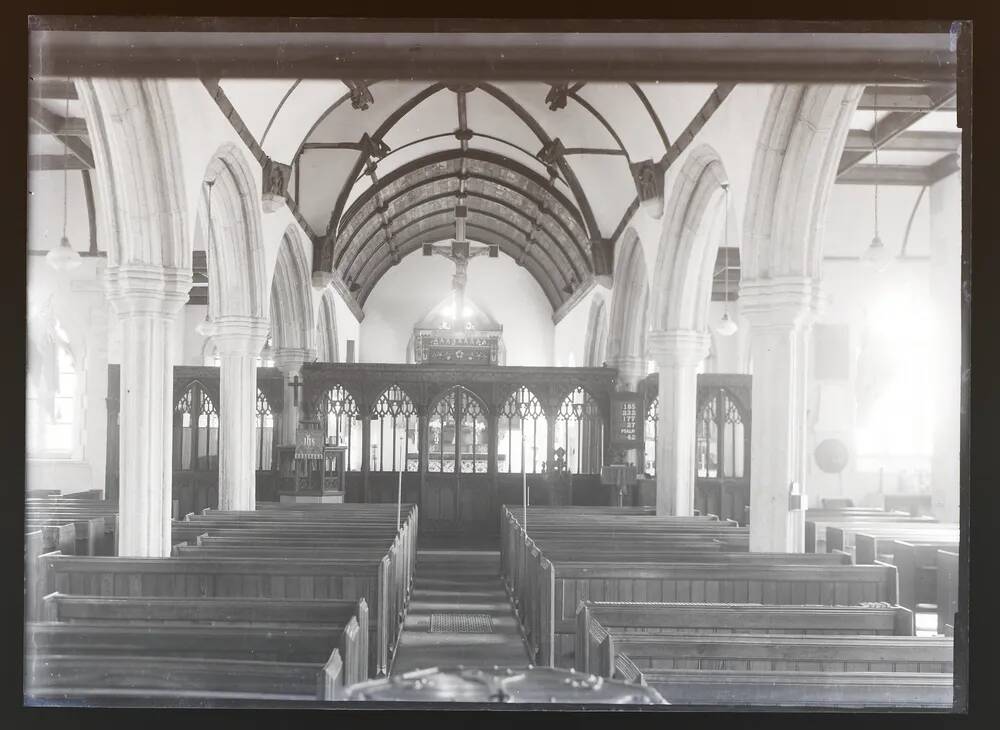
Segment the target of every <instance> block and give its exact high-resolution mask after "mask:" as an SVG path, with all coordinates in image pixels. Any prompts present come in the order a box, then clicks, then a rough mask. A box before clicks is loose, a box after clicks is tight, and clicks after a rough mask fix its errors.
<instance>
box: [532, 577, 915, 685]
mask: <svg viewBox="0 0 1000 730" xmlns="http://www.w3.org/2000/svg"><path fill="white" fill-rule="evenodd" d="M896 591H897V588H896V569H895V568H894V567H893V566H888V565H873V566H850V565H831V566H801V565H781V564H767V563H761V564H745V565H726V564H713V563H707V562H702V563H694V562H690V563H673V564H666V563H664V564H648V565H629V564H613V563H600V562H591V563H584V562H576V563H551V562H550V561H548V560H545V559H542V560H541V561H540V569H539V571H538V574H537V579H536V581H535V582H534V586H533V587H531V588H528V590H527V591H526V593H527V594H528V596H529V598H528V602H527V604H526V611H525V614H524V615H525V618H523V619H522V622H523V623H524V624H525V628H526V633H527V638H528V641H529V645H530V646H531V647H532V648H533V649H534V650H536V651H537V652H538V663H539V664H545V665H549V666H557V667H571V666H573V656H572V652H573V643H574V634H575V628H576V608H577V606H578V603H579V601H581V600H597V601H629V600H635V601H657V602H659V601H666V602H673V601H679V602H695V603H698V602H706V603H728V602H736V603H738V602H747V603H762V604H772V605H788V604H806V603H814V604H819V605H858V604H860V603H861V602H887V603H889V604H890V605H891V604H895V603H896ZM550 596H551V598H550ZM550 616H551V619H549V617H550ZM526 619H527V620H526ZM550 626H551V629H550V628H549V627H550ZM553 661H554V662H555V663H554V664H549V663H550V662H553Z"/></svg>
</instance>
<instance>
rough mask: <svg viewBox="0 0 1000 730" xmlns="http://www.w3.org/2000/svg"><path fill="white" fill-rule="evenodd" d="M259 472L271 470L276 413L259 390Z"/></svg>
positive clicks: (257, 451) (257, 449) (257, 447)
mask: <svg viewBox="0 0 1000 730" xmlns="http://www.w3.org/2000/svg"><path fill="white" fill-rule="evenodd" d="M256 435H257V444H256V450H255V451H256V454H257V471H268V470H270V468H271V455H272V454H273V448H274V413H273V412H272V411H271V404H270V402H269V401H268V400H267V395H265V393H264V391H263V390H261V389H260V388H257V429H256Z"/></svg>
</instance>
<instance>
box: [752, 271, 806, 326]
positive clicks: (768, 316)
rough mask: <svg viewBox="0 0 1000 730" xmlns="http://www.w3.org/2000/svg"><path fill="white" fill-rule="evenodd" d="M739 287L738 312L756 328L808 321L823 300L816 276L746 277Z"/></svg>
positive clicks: (798, 324)
mask: <svg viewBox="0 0 1000 730" xmlns="http://www.w3.org/2000/svg"><path fill="white" fill-rule="evenodd" d="M739 291H740V294H739V305H740V316H741V317H746V318H747V319H748V320H749V321H750V324H751V326H753V327H755V328H758V329H764V328H778V329H794V328H797V327H800V326H804V325H808V324H811V323H812V321H813V320H814V319H815V318H816V317H817V316H818V315H819V313H820V311H821V309H822V308H823V305H824V303H825V299H824V297H823V295H822V288H821V286H820V282H819V280H818V279H813V278H812V277H807V276H777V277H774V278H771V279H746V280H743V281H741V282H740V290H739Z"/></svg>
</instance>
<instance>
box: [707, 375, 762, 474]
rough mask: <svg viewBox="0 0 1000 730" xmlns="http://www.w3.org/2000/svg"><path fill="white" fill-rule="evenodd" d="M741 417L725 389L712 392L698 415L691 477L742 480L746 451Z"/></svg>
mask: <svg viewBox="0 0 1000 730" xmlns="http://www.w3.org/2000/svg"><path fill="white" fill-rule="evenodd" d="M746 437H747V433H746V430H745V428H744V426H743V414H742V413H741V412H740V408H739V405H738V404H737V402H736V400H735V399H734V398H732V397H731V396H730V395H729V391H727V390H726V389H725V388H719V389H717V390H716V391H714V392H713V393H712V394H711V395H709V396H708V398H706V399H705V401H704V402H703V403H702V405H701V410H700V411H699V412H698V423H697V434H696V437H695V439H696V440H695V470H696V471H695V474H696V476H698V477H702V478H707V479H718V478H723V477H731V478H742V477H743V475H744V474H746V473H749V467H750V465H749V459H750V452H749V449H747V448H746V445H747V444H746Z"/></svg>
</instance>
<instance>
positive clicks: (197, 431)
mask: <svg viewBox="0 0 1000 730" xmlns="http://www.w3.org/2000/svg"><path fill="white" fill-rule="evenodd" d="M218 468H219V413H218V411H217V410H216V408H215V402H214V401H213V400H212V397H211V396H210V395H209V394H208V392H207V391H206V390H205V386H204V385H202V384H201V383H200V382H198V381H197V380H195V381H194V382H192V383H191V384H190V385H189V386H188V387H187V390H185V391H184V393H183V394H182V395H181V397H180V398H179V399H178V400H177V403H176V404H175V406H174V469H177V470H178V471H212V470H214V469H218Z"/></svg>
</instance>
